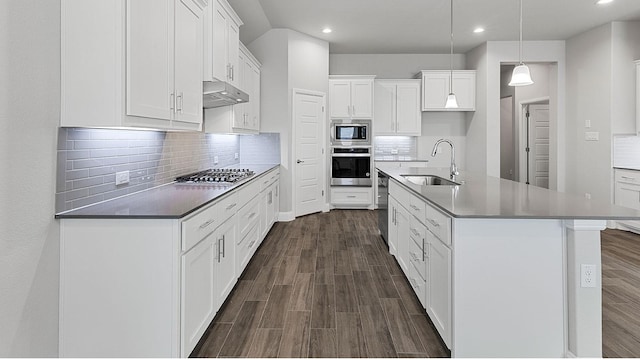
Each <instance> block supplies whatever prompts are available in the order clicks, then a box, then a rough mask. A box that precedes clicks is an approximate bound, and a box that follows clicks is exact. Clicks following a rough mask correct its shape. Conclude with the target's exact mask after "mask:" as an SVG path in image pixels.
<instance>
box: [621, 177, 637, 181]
mask: <svg viewBox="0 0 640 360" xmlns="http://www.w3.org/2000/svg"><path fill="white" fill-rule="evenodd" d="M622 178H623V179H625V180H635V179H636V178H632V177H628V176H622Z"/></svg>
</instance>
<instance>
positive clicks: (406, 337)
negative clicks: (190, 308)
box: [191, 210, 450, 358]
mask: <svg viewBox="0 0 640 360" xmlns="http://www.w3.org/2000/svg"><path fill="white" fill-rule="evenodd" d="M377 229H378V226H377V218H376V212H374V211H369V210H333V211H331V212H329V213H323V214H314V215H309V216H305V217H301V218H298V219H296V220H294V221H292V222H288V223H277V224H276V225H274V228H273V229H272V230H271V232H270V233H269V235H268V236H267V238H266V239H265V240H264V242H263V244H262V246H261V247H260V248H259V249H258V251H257V252H256V254H255V255H254V257H253V259H252V260H251V262H250V263H249V265H248V266H247V269H246V270H245V272H244V273H243V275H242V277H241V278H240V280H239V281H238V284H237V285H236V288H235V289H234V290H233V292H232V293H231V295H230V296H229V298H228V299H227V301H226V302H225V304H224V305H223V307H222V309H221V310H220V311H219V313H218V314H217V315H216V318H215V319H214V321H213V323H212V324H211V326H209V329H208V330H207V332H206V333H205V335H204V336H203V338H202V340H201V341H200V343H199V344H198V346H196V349H195V350H194V351H193V353H192V354H191V356H192V357H251V358H256V357H287V358H306V357H323V358H335V357H449V356H450V353H449V351H448V350H447V348H446V347H445V346H444V345H443V343H442V341H441V340H440V338H439V336H438V334H437V332H436V330H435V329H434V328H433V325H432V324H431V323H430V320H429V318H428V317H427V316H426V314H425V312H424V310H423V309H422V306H421V305H420V303H419V302H418V299H417V298H416V297H415V295H414V294H413V293H412V290H411V287H410V286H409V284H408V283H407V281H406V279H405V278H404V276H403V275H402V272H401V270H400V268H399V266H398V264H397V263H396V261H395V260H394V259H393V257H392V256H390V255H389V252H388V248H387V247H386V245H385V243H384V242H383V240H382V238H380V236H379V235H378V230H377Z"/></svg>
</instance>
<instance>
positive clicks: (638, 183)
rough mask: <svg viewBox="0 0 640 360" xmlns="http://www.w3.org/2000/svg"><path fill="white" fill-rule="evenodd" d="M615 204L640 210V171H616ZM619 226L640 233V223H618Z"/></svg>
mask: <svg viewBox="0 0 640 360" xmlns="http://www.w3.org/2000/svg"><path fill="white" fill-rule="evenodd" d="M614 173H615V181H616V185H615V200H614V201H615V204H616V205H620V206H624V207H628V208H631V209H636V210H640V171H638V170H628V169H615V171H614ZM618 226H619V227H621V228H623V229H625V230H631V231H633V232H635V233H640V221H634V220H625V221H618Z"/></svg>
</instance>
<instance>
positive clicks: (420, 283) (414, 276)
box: [407, 264, 427, 308]
mask: <svg viewBox="0 0 640 360" xmlns="http://www.w3.org/2000/svg"><path fill="white" fill-rule="evenodd" d="M407 280H409V284H410V285H411V288H412V289H413V291H414V292H415V293H416V295H417V296H418V299H420V304H422V307H423V308H426V301H427V282H426V281H425V280H424V279H423V278H422V277H421V276H420V274H419V273H418V269H416V267H415V265H414V264H411V265H409V272H408V274H407Z"/></svg>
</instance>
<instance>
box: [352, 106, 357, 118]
mask: <svg viewBox="0 0 640 360" xmlns="http://www.w3.org/2000/svg"><path fill="white" fill-rule="evenodd" d="M351 108H352V109H353V111H352V112H351V114H352V115H353V116H356V106H355V105H351Z"/></svg>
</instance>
